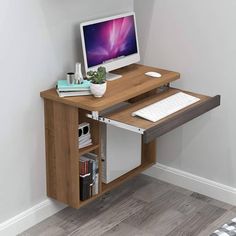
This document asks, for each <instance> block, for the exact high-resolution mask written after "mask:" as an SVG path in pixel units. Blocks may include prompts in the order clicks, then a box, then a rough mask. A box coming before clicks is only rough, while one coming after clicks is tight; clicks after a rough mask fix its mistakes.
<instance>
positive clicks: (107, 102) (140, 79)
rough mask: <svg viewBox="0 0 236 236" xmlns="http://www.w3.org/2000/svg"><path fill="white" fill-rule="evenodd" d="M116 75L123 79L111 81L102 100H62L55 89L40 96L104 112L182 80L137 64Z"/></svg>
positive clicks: (79, 98) (178, 75) (177, 75)
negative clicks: (158, 74)
mask: <svg viewBox="0 0 236 236" xmlns="http://www.w3.org/2000/svg"><path fill="white" fill-rule="evenodd" d="M148 71H156V72H159V73H161V74H162V77H161V78H158V79H157V78H152V77H149V76H146V75H145V72H148ZM116 73H118V74H121V75H122V78H120V79H118V80H114V81H109V82H108V84H107V91H106V93H105V95H104V97H102V98H94V97H93V96H78V97H67V98H60V97H59V96H58V95H57V93H56V90H55V88H53V89H50V90H47V91H43V92H41V93H40V95H41V97H43V98H47V99H50V100H53V101H58V102H60V103H64V104H67V105H70V106H75V107H78V108H83V109H85V110H89V111H102V110H104V109H106V108H108V107H111V106H113V105H115V104H118V103H120V102H123V101H126V100H128V99H131V98H134V97H136V96H138V95H140V94H143V93H146V92H149V91H151V90H153V89H155V88H158V87H160V86H162V85H165V84H168V83H170V82H172V81H175V80H177V79H179V78H180V74H179V73H177V72H172V71H167V70H163V69H158V68H154V67H150V66H144V65H137V64H134V65H131V66H127V67H124V68H122V69H120V70H117V71H116Z"/></svg>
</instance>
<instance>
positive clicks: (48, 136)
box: [44, 99, 79, 208]
mask: <svg viewBox="0 0 236 236" xmlns="http://www.w3.org/2000/svg"><path fill="white" fill-rule="evenodd" d="M44 104H45V106H44V107H45V140H46V168H47V194H48V196H49V197H51V198H54V199H56V200H58V201H60V202H63V203H66V204H68V205H70V206H72V207H75V208H77V207H79V168H78V161H77V158H78V139H77V136H78V135H77V133H78V109H77V108H75V107H71V106H67V105H64V104H61V103H57V102H53V101H50V100H47V99H45V101H44Z"/></svg>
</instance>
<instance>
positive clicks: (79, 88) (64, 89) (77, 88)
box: [56, 80, 91, 97]
mask: <svg viewBox="0 0 236 236" xmlns="http://www.w3.org/2000/svg"><path fill="white" fill-rule="evenodd" d="M56 89H57V93H58V95H59V97H73V96H83V95H91V91H90V81H88V80H84V81H83V83H82V84H68V83H67V80H58V81H57V87H56Z"/></svg>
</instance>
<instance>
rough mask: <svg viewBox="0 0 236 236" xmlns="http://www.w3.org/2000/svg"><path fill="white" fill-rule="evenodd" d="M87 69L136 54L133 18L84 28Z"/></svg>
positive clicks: (127, 17)
mask: <svg viewBox="0 0 236 236" xmlns="http://www.w3.org/2000/svg"><path fill="white" fill-rule="evenodd" d="M84 40H85V48H86V54H87V63H88V67H93V66H96V65H99V64H103V63H106V62H109V61H110V60H113V59H116V58H120V57H124V56H128V55H131V54H134V53H137V52H138V50H137V43H136V33H135V24H134V16H133V15H131V16H126V17H121V18H118V19H113V20H108V21H104V22H100V23H95V24H92V25H87V26H84Z"/></svg>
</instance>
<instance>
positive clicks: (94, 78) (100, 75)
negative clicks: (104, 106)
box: [87, 66, 106, 84]
mask: <svg viewBox="0 0 236 236" xmlns="http://www.w3.org/2000/svg"><path fill="white" fill-rule="evenodd" d="M87 75H88V80H90V81H91V83H93V84H103V83H105V82H106V68H105V67H103V66H100V67H98V69H97V71H88V72H87Z"/></svg>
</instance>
